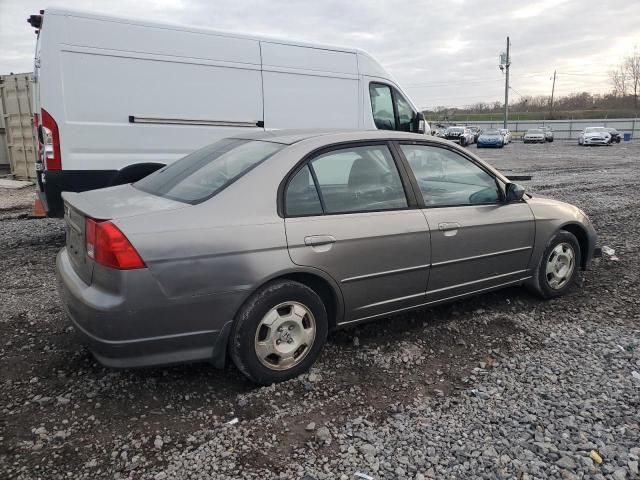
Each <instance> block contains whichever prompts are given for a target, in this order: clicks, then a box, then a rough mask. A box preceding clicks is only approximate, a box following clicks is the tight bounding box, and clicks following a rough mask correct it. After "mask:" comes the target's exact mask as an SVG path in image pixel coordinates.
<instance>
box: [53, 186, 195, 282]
mask: <svg viewBox="0 0 640 480" xmlns="http://www.w3.org/2000/svg"><path fill="white" fill-rule="evenodd" d="M62 199H63V201H64V221H65V229H66V247H67V252H68V254H69V258H70V260H71V264H72V265H73V268H74V270H75V272H76V273H77V274H78V276H79V277H80V278H81V279H82V280H83V281H84V282H85V283H86V284H87V285H90V284H91V282H92V278H93V268H94V265H95V261H94V260H93V259H91V258H89V257H88V256H87V248H86V231H85V228H86V226H85V220H86V218H87V217H90V218H93V219H96V220H113V219H118V218H125V217H132V216H136V215H145V214H150V213H156V212H160V211H166V210H173V209H177V208H186V207H188V206H189V205H188V204H185V203H181V202H176V201H174V200H169V199H167V198H163V197H158V196H155V195H151V194H149V193H145V192H143V191H141V190H137V189H135V188H134V187H132V186H131V185H119V186H117V187H111V188H103V189H100V190H92V191H89V192H82V193H73V192H63V193H62ZM125 235H126V232H125Z"/></svg>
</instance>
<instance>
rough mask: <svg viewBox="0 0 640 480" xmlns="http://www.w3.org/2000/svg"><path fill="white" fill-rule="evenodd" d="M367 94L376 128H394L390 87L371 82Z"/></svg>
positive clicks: (394, 121) (394, 119)
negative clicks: (369, 98) (369, 97)
mask: <svg viewBox="0 0 640 480" xmlns="http://www.w3.org/2000/svg"><path fill="white" fill-rule="evenodd" d="M369 95H370V96H371V111H372V113H373V121H374V122H375V124H376V128H378V129H380V130H395V129H396V117H395V114H394V113H393V96H392V95H391V87H390V86H389V85H383V84H381V83H372V84H370V85H369Z"/></svg>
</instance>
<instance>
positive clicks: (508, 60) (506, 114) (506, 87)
mask: <svg viewBox="0 0 640 480" xmlns="http://www.w3.org/2000/svg"><path fill="white" fill-rule="evenodd" d="M510 65H511V57H510V56H509V37H507V54H506V58H505V60H504V69H505V82H504V126H503V128H507V122H508V121H509V66H510ZM500 70H502V65H500Z"/></svg>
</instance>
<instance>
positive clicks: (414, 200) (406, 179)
mask: <svg viewBox="0 0 640 480" xmlns="http://www.w3.org/2000/svg"><path fill="white" fill-rule="evenodd" d="M376 145H383V146H386V147H387V148H388V149H389V153H390V154H391V159H392V160H393V163H394V165H395V166H396V169H397V170H398V175H399V176H400V182H401V183H402V189H403V190H404V195H405V199H406V200H407V206H406V207H401V208H385V209H380V210H356V211H346V212H327V211H326V208H325V206H324V199H323V197H322V193H321V192H320V188H319V185H318V179H317V178H316V174H315V171H314V169H313V167H312V166H311V165H310V162H312V161H313V160H315V159H316V158H317V157H319V156H320V155H324V154H325V153H329V152H332V151H336V150H346V149H348V148H350V147H373V146H376ZM307 165H309V170H310V171H311V175H312V177H313V181H314V183H315V186H316V192H318V197H319V198H320V204H321V206H322V213H321V214H307V215H288V214H287V212H286V192H287V188H289V183H290V182H291V180H292V179H293V177H295V176H296V175H297V174H298V172H299V171H300V170H302V169H303V168H304V167H305V166H307ZM405 168H406V167H405V165H404V163H403V160H402V158H400V157H399V156H398V154H397V152H396V150H395V146H394V145H393V140H351V141H347V142H339V143H334V144H331V145H325V146H323V147H319V148H316V149H315V150H312V151H311V152H309V153H307V154H306V155H305V156H304V157H302V159H301V160H300V161H298V162H297V163H296V164H295V165H294V166H293V168H292V169H290V170H289V172H288V173H287V174H286V175H285V176H284V178H283V179H282V181H281V182H280V185H279V186H278V195H277V202H278V203H277V211H278V216H279V217H281V218H305V217H324V216H330V215H362V214H366V213H375V212H397V211H403V210H415V209H418V208H421V207H420V205H419V201H418V198H419V197H417V196H416V194H415V190H414V187H413V185H412V184H411V177H410V176H409V175H408V174H407V172H406V170H405Z"/></svg>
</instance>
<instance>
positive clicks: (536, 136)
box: [522, 128, 546, 143]
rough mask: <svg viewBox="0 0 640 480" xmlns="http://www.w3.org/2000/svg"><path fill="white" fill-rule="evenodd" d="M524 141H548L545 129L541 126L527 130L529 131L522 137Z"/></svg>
mask: <svg viewBox="0 0 640 480" xmlns="http://www.w3.org/2000/svg"><path fill="white" fill-rule="evenodd" d="M522 141H523V142H524V143H544V142H545V141H546V140H545V136H544V131H543V130H541V129H539V128H532V129H530V130H527V133H525V134H524V137H522Z"/></svg>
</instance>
